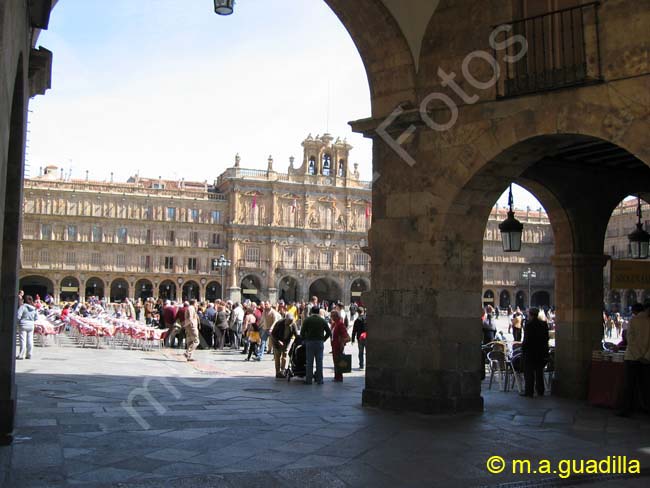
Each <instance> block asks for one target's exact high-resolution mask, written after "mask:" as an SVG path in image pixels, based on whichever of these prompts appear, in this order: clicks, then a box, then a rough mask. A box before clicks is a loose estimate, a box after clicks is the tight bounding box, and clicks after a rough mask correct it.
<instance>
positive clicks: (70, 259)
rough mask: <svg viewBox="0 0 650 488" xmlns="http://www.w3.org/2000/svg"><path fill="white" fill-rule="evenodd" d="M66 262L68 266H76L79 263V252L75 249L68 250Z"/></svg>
mask: <svg viewBox="0 0 650 488" xmlns="http://www.w3.org/2000/svg"><path fill="white" fill-rule="evenodd" d="M65 264H66V265H68V266H74V265H75V264H77V253H75V252H74V251H67V252H66V253H65Z"/></svg>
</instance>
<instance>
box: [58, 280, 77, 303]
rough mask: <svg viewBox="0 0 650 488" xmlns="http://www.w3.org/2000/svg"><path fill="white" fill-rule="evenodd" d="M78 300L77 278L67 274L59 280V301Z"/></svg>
mask: <svg viewBox="0 0 650 488" xmlns="http://www.w3.org/2000/svg"><path fill="white" fill-rule="evenodd" d="M77 300H79V280H78V279H77V278H75V277H74V276H67V277H65V278H63V279H62V280H61V295H60V298H59V301H61V302H75V301H77Z"/></svg>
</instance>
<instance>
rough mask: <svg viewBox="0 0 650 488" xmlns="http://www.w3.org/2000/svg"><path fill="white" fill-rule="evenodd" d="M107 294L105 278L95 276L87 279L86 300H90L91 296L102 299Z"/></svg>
mask: <svg viewBox="0 0 650 488" xmlns="http://www.w3.org/2000/svg"><path fill="white" fill-rule="evenodd" d="M105 296H106V295H105V294H104V281H103V280H100V279H99V278H95V277H93V278H89V279H87V280H86V289H85V297H86V300H88V299H89V298H91V297H95V298H98V299H100V300H101V299H102V298H104V297H105Z"/></svg>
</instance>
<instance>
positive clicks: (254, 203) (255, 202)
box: [252, 195, 257, 208]
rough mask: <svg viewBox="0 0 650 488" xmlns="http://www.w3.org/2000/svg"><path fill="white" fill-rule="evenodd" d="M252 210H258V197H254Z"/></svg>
mask: <svg viewBox="0 0 650 488" xmlns="http://www.w3.org/2000/svg"><path fill="white" fill-rule="evenodd" d="M252 208H257V195H254V196H253V205H252Z"/></svg>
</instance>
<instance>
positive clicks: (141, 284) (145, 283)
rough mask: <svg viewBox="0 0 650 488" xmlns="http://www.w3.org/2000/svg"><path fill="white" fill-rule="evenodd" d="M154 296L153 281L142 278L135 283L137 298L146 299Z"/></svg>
mask: <svg viewBox="0 0 650 488" xmlns="http://www.w3.org/2000/svg"><path fill="white" fill-rule="evenodd" d="M152 297H153V283H152V282H151V281H149V280H146V279H142V280H138V281H137V282H136V283H135V298H139V299H140V300H143V301H144V300H146V299H147V298H152Z"/></svg>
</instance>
